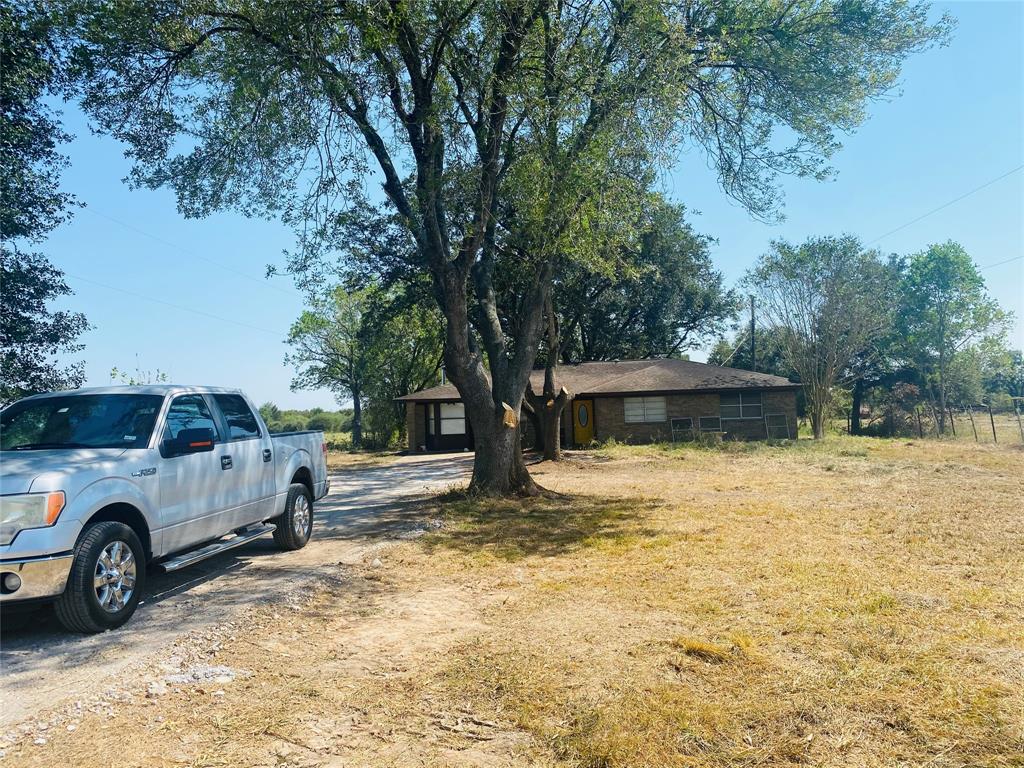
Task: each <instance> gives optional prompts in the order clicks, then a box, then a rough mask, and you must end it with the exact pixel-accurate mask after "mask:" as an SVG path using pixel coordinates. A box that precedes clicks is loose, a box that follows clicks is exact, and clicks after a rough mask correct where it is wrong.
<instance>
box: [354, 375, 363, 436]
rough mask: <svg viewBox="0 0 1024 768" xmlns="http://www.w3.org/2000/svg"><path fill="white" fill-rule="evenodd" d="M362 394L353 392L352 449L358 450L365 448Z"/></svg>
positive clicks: (356, 391) (357, 391)
mask: <svg viewBox="0 0 1024 768" xmlns="http://www.w3.org/2000/svg"><path fill="white" fill-rule="evenodd" d="M361 395H362V392H360V391H359V390H358V389H355V388H354V389H353V390H352V447H353V448H355V449H356V450H358V449H360V448H362V447H363V406H362V403H360V402H359V400H360V397H361Z"/></svg>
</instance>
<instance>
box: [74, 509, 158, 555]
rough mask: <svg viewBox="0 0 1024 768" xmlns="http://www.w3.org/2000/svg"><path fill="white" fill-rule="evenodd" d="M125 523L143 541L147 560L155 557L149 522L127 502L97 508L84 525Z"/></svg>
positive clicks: (83, 528)
mask: <svg viewBox="0 0 1024 768" xmlns="http://www.w3.org/2000/svg"><path fill="white" fill-rule="evenodd" d="M104 522H112V523H123V524H124V525H127V526H128V527H129V528H131V529H132V530H133V531H135V535H136V536H138V537H139V541H141V542H142V548H143V550H144V551H145V553H146V560H151V559H152V558H153V539H152V536H151V535H150V532H149V524H148V523H147V522H146V517H145V515H143V514H142V512H141V510H139V509H138V508H136V507H134V506H132V505H131V504H127V503H125V502H115V503H113V504H107V505H106V506H104V507H101V508H100V509H98V510H96V511H95V512H94V513H93V514H92V516H91V517H90V518H89V519H88V520H87V521H86V523H85V525H84V526H83V527H82V530H83V531H84V530H85V528H86V527H87V526H89V525H91V524H92V523H104Z"/></svg>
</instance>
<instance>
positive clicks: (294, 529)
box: [270, 483, 313, 551]
mask: <svg viewBox="0 0 1024 768" xmlns="http://www.w3.org/2000/svg"><path fill="white" fill-rule="evenodd" d="M270 522H272V523H274V524H275V525H276V526H277V529H276V530H275V531H274V542H275V543H276V544H277V546H278V547H280V548H281V549H283V550H286V551H288V550H293V549H302V548H303V547H304V546H306V542H308V541H309V537H310V536H311V535H312V534H313V496H312V494H311V493H310V492H309V489H308V488H307V487H306V486H304V485H303V484H302V483H292V484H291V485H290V486H288V498H287V499H285V502H284V512H283V513H282V514H281V515H279V516H278V517H275V518H274V519H273V520H271V521H270Z"/></svg>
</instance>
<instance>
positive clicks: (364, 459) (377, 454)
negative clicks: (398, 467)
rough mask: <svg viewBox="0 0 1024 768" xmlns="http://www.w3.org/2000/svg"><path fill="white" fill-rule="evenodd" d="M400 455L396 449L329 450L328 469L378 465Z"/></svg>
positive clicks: (388, 462) (333, 470)
mask: <svg viewBox="0 0 1024 768" xmlns="http://www.w3.org/2000/svg"><path fill="white" fill-rule="evenodd" d="M398 456H399V454H398V453H396V452H395V451H328V452H327V470H328V471H329V472H338V471H340V470H344V469H360V468H362V467H378V466H382V465H384V464H390V463H391V462H392V461H394V460H395V459H396V458H398Z"/></svg>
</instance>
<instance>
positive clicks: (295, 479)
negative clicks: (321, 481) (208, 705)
mask: <svg viewBox="0 0 1024 768" xmlns="http://www.w3.org/2000/svg"><path fill="white" fill-rule="evenodd" d="M289 483H302V485H304V486H306V488H307V489H308V490H309V496H310V498H312V497H313V496H314V495H316V491H315V490H314V486H313V472H312V470H310V468H309V467H306V466H302V467H299V468H298V469H296V470H295V472H294V474H292V479H291V480H290V481H289Z"/></svg>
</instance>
